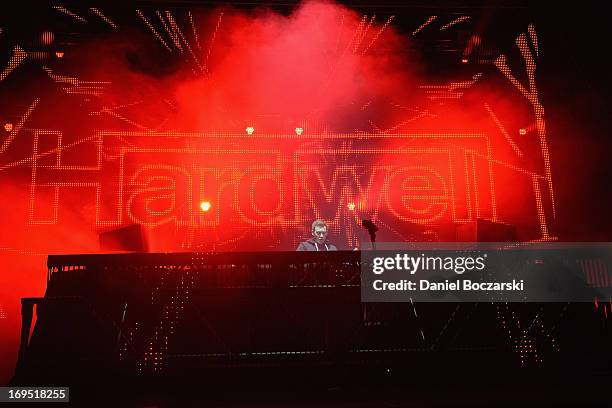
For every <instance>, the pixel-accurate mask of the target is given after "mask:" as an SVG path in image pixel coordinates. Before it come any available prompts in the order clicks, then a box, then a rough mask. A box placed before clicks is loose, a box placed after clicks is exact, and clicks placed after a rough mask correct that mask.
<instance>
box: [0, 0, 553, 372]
mask: <svg viewBox="0 0 612 408" xmlns="http://www.w3.org/2000/svg"><path fill="white" fill-rule="evenodd" d="M220 16H222V17H220ZM220 18H221V23H220V24H219V30H218V31H215V28H216V27H217V25H218V23H219V21H220ZM387 18H388V17H384V18H380V17H377V19H376V20H373V19H372V18H371V17H370V16H368V17H367V18H364V17H363V16H362V15H360V14H359V13H357V12H356V11H354V10H350V9H348V8H347V7H344V6H341V5H337V4H334V3H331V2H316V1H311V2H305V3H303V4H301V5H300V6H298V7H297V8H296V9H295V10H294V11H293V12H292V13H291V14H289V15H281V14H279V13H276V12H273V11H271V10H268V9H256V10H255V11H252V12H245V11H239V10H235V9H228V8H224V9H218V10H213V11H211V12H209V13H206V14H202V15H198V14H196V15H195V16H194V19H195V21H196V24H197V29H198V31H199V32H200V43H201V47H200V48H199V49H198V48H197V47H196V46H195V42H193V41H190V44H191V47H192V51H193V52H194V55H195V57H196V58H197V60H198V62H197V63H196V62H195V61H194V58H193V57H192V56H191V54H190V52H189V51H188V50H186V49H184V50H183V53H182V54H181V53H180V52H179V51H178V50H177V49H176V48H174V47H173V50H172V52H171V53H167V52H166V51H165V49H163V48H162V47H161V46H160V45H159V43H157V42H156V41H157V40H156V39H155V38H154V37H153V36H152V35H147V36H145V35H143V34H142V33H140V34H138V33H136V34H134V33H133V32H132V31H129V30H130V29H129V28H127V29H126V31H125V32H124V33H123V34H125V35H124V37H123V38H121V35H122V34H121V33H119V34H118V36H117V38H115V37H111V38H108V39H101V40H96V41H94V42H93V43H91V42H90V43H88V44H86V45H82V46H80V47H75V48H73V49H70V50H68V51H67V52H66V55H65V57H64V58H63V59H62V64H66V66H68V67H71V69H70V70H69V69H67V67H63V66H58V67H57V70H56V71H57V72H58V73H60V72H62V73H64V72H65V73H67V72H66V71H72V72H74V73H75V75H77V74H78V76H80V77H81V78H85V79H88V80H91V81H111V82H112V84H110V85H108V86H105V88H104V92H103V93H102V94H101V95H100V96H98V97H96V98H94V100H95V102H94V103H92V104H93V105H95V109H94V110H97V112H94V113H93V114H92V113H91V112H87V109H85V108H83V107H82V106H83V104H79V103H76V102H75V100H74V99H71V100H69V99H67V97H66V96H65V95H64V94H63V91H62V90H61V87H60V86H59V85H56V84H52V85H53V86H49V89H47V90H46V91H45V90H37V92H38V93H39V94H40V93H43V92H46V93H43V94H42V95H39V96H40V97H41V104H40V106H39V107H38V108H37V109H36V111H35V112H34V114H33V115H32V118H31V119H30V121H31V122H33V123H35V125H32V127H38V128H48V129H59V130H61V131H62V132H63V136H62V137H63V139H62V143H63V144H64V145H69V144H70V143H75V142H77V141H78V140H80V139H83V138H86V137H88V136H90V135H91V134H93V133H94V131H95V130H126V131H147V130H151V131H160V132H169V131H203V132H234V133H236V132H237V133H243V132H244V130H245V128H246V127H247V126H253V127H254V128H255V133H254V136H257V134H258V133H259V134H263V133H292V132H293V129H294V128H296V127H303V128H304V134H303V136H304V137H309V135H313V134H315V133H318V134H320V133H321V132H325V131H329V132H348V133H350V132H353V131H354V130H359V131H364V132H373V133H377V132H378V133H382V132H384V131H387V130H392V131H393V132H397V133H429V132H432V133H457V132H468V133H470V132H471V133H479V132H481V133H487V134H490V135H491V138H490V139H491V141H492V142H491V143H492V145H491V148H492V149H493V151H494V152H495V153H496V158H498V159H508V161H512V162H513V163H516V164H517V165H521V166H531V165H532V163H531V162H532V161H533V162H535V161H538V160H537V159H540V157H535V159H534V158H533V157H530V156H529V155H528V154H525V155H524V156H523V157H521V158H518V156H515V154H516V153H515V152H513V151H512V150H511V149H509V148H508V146H507V142H506V141H505V138H504V136H502V135H501V134H500V131H499V129H497V127H496V126H495V124H494V123H493V122H492V120H491V118H490V117H489V116H488V113H487V111H486V110H485V108H484V107H483V101H488V103H489V106H490V108H491V109H492V110H493V111H495V112H496V113H497V115H498V119H499V120H500V122H503V123H504V125H505V126H506V127H507V130H508V133H510V134H512V136H516V135H518V129H519V128H521V127H526V126H529V124H530V122H529V120H528V119H526V117H528V116H529V115H528V114H526V113H525V112H524V108H521V109H518V108H516V106H517V104H518V103H521V102H522V103H524V101H520V98H516V95H515V96H514V98H515V99H516V101H517V104H514V103H512V101H513V100H512V99H508V98H506V97H505V96H506V94H513V93H514V94H516V92H515V90H513V89H512V87H511V86H510V87H508V86H507V87H506V88H505V89H504V92H503V95H504V97H501V96H500V95H502V92H500V91H499V88H498V87H491V88H485V86H484V85H480V84H479V83H477V84H476V85H475V86H474V87H473V88H471V89H470V91H469V92H467V93H466V97H465V99H463V100H462V101H461V103H459V102H457V101H450V102H449V101H444V103H442V101H440V100H435V99H433V100H432V99H428V98H427V95H426V94H425V92H424V91H423V89H422V88H420V87H419V85H423V84H425V83H426V78H425V75H424V72H425V67H424V62H423V61H421V60H420V59H419V55H418V54H417V53H416V52H415V51H413V50H412V47H411V41H410V38H408V37H406V36H403V35H401V34H400V33H399V32H398V31H397V30H396V29H394V27H393V24H386V23H387V21H388V20H387ZM143 30H144V28H143ZM134 31H135V30H134ZM141 31H142V30H141ZM213 33H214V34H215V35H214V36H213ZM132 34H134V35H132ZM213 38H214V42H213V41H212V39H213ZM166 41H168V40H166ZM169 44H170V46H172V43H169ZM152 49H155V50H157V49H159V50H160V51H159V53H157V51H151V50H152ZM150 54H152V55H150ZM166 60H168V61H169V63H168V66H169V68H167V69H165V67H159V64H160V61H166ZM70 64H72V65H70ZM52 68H54V69H55V67H52ZM194 72H195V75H194ZM9 79H10V78H9ZM47 79H48V78H47ZM465 80H471V77H470V76H467V77H461V78H457V81H465ZM62 86H68V85H66V84H63V85H62ZM53 92H60V93H62V95H63V97H62V98H55V99H54V97H53V95H52V93H53ZM67 101H70V102H67ZM134 101H139V102H138V103H136V104H133V105H130V103H131V102H134ZM509 101H511V102H509ZM123 104H127V105H126V106H125V107H120V108H117V109H115V110H113V109H112V108H113V107H116V106H119V105H123ZM105 108H106V109H107V110H106V111H105V110H104V109H105ZM108 109H111V111H112V113H113V115H111V114H109V113H108ZM122 118H123V119H122ZM124 119H128V120H129V121H126V120H124ZM314 138H316V136H315V137H314ZM31 140H32V139H31V138H29V136H28V137H25V136H24V137H20V138H17V139H16V140H15V142H14V143H13V145H12V146H11V147H10V148H9V149H8V150H7V151H6V152H5V153H4V155H3V156H0V157H1V159H2V163H1V164H2V165H5V164H7V163H10V162H12V161H17V160H20V159H23V157H27V155H28V154H27V153H28V151H31V149H32V143H31ZM527 140H530V141H531V142H527ZM533 140H535V139H534V138H533V137H532V138H530V139H527V138H524V140H518V141H517V144H519V147H520V148H522V149H523V150H522V151H523V152H525V153H527V152H529V151H532V150H534V149H537V144H536V145H534V146H530V145H528V144H527V143H533ZM131 142H132V143H137V142H138V141H131ZM240 142H241V141H240V140H238V141H237V142H236V143H240ZM41 143H42V142H41ZM148 143H151V142H150V141H149V142H148ZM157 143H159V142H157ZM249 143H252V144H258V143H260V142H259V141H258V140H257V139H256V138H253V139H252V140H250V141H249ZM377 143H378V142H377ZM403 143H407V142H405V141H395V140H388V141H381V142H380V145H377V146H376V147H384V148H386V149H393V148H400V147H412V146H413V145H409V146H404V145H403ZM410 143H414V142H410ZM152 146H155V145H154V144H153V145H152ZM83 147H84V148H85V147H86V146H83ZM181 147H185V146H181ZM187 147H189V146H187ZM52 148H54V147H53V146H48V147H46V149H49V150H50V149H52ZM43 151H44V150H43ZM92 152H93V150H91V151H87V152H86V153H82V151H80V150H79V151H77V153H76V154H75V155H74V156H75V157H73V158H72V162H71V164H74V165H91V161H92V160H91V157H92V155H91V153H92ZM66 154H68V153H66ZM148 158H149V159H150V161H151V162H155V160H157V157H156V156H155V155H154V154H150V156H149V157H148ZM45 160H49V164H52V163H53V160H54V156H53V155H50V156H48V157H46V158H45ZM180 160H181V157H180V156H179V155H177V157H176V158H175V161H176V162H180ZM198 160H200V161H201V163H191V162H190V163H189V165H190V166H195V165H196V164H202V163H206V164H207V165H208V166H210V167H214V166H216V165H219V166H221V165H223V164H227V163H222V162H221V159H213V158H210V157H201V158H198ZM215 160H216V161H215ZM258 160H259V158H255V159H253V162H255V163H258V162H259V161H258ZM538 163H539V161H538ZM372 164H375V163H372ZM28 166H29V165H28V164H27V163H26V164H25V165H23V166H16V167H12V168H11V169H9V170H6V169H5V170H2V172H0V179H1V180H2V183H3V184H2V194H3V196H4V197H5V199H3V200H2V204H1V206H0V207H1V210H2V213H3V214H5V215H9V216H8V217H5V219H8V221H5V223H4V224H3V228H1V229H0V247H2V249H0V251H2V252H1V253H2V264H3V265H10V267H8V266H7V269H5V272H4V273H3V274H1V275H0V276H1V277H0V305H2V306H3V307H4V309H5V311H6V312H7V315H8V319H7V322H2V321H0V324H1V325H5V326H6V330H4V328H3V330H2V334H1V335H0V339H1V340H2V341H3V343H6V344H8V346H7V347H5V348H4V351H3V353H4V355H2V356H1V357H2V360H3V361H5V362H6V365H5V366H4V367H3V371H0V382H1V380H2V379H3V378H6V377H7V376H8V374H9V373H10V371H11V369H12V366H13V363H14V358H16V353H17V349H16V345H17V336H18V331H19V322H20V316H19V298H21V297H24V296H38V295H42V294H43V289H44V286H45V276H46V270H45V265H44V255H45V254H48V253H81V252H85V253H89V252H94V251H96V250H97V233H98V228H97V227H96V225H95V216H96V214H95V208H94V207H93V205H92V202H94V200H95V194H96V192H95V190H94V189H93V188H91V189H90V190H87V191H85V189H83V188H81V187H79V188H77V189H75V190H74V191H72V190H71V189H70V188H63V190H62V196H61V200H62V206H61V208H60V214H59V221H58V223H57V224H53V225H28V214H29V211H30V209H29V207H28V205H29V201H28V198H29V187H30V185H29V183H30V181H31V175H30V173H31V172H30V168H29V167H28ZM533 166H534V170H537V171H540V170H541V169H539V168H537V166H536V165H535V164H534V165H533ZM508 174H509V173H508ZM508 174H506V173H498V177H500V178H499V179H498V180H497V183H498V185H503V184H508V185H509V184H510V182H511V180H512V177H514V174H510V175H508ZM113 177H114V176H113ZM80 181H81V180H80ZM107 181H108V183H109V184H112V183H116V179H112V177H109V180H107ZM528 181H529V182H530V180H528ZM517 186H518V184H515V185H513V186H512V188H506V189H505V191H502V193H500V194H501V195H500V197H502V198H501V199H503V200H506V199H507V200H510V199H513V198H516V197H519V196H524V194H523V192H522V191H519V189H518V187H517ZM530 186H531V184H528V185H527V188H530ZM260 187H261V186H260ZM521 188H522V187H521ZM277 193H278V192H275V194H277ZM485 193H486V192H482V191H481V195H484V194H485ZM9 196H10V197H12V198H11V200H10V201H9V200H7V199H6V197H9ZM258 197H259V196H258ZM506 197H507V198H506ZM356 198H357V199H358V198H359V197H356ZM230 199H231V197H230ZM501 199H500V200H501ZM53 200H54V197H53V194H50V193H49V194H48V195H47V198H45V199H43V200H41V199H39V200H38V201H37V206H38V207H37V209H36V210H37V211H39V210H40V211H44V210H45V208H51V207H52V205H53ZM356 201H357V200H356ZM107 204H109V203H103V205H107ZM110 204H113V203H110ZM154 204H155V203H154ZM268 204H269V203H268V202H266V201H265V197H264V200H263V201H262V202H261V203H259V205H260V207H262V208H265V207H266V205H268ZM146 205H148V203H147V204H146ZM530 205H531V203H530ZM109 206H111V205H109ZM111 207H112V206H111ZM531 207H533V205H531ZM151 208H153V209H155V210H156V211H161V210H159V209H158V208H154V205H153V206H152V207H151ZM272 208H273V206H272ZM512 208H514V210H513V211H517V210H516V208H520V207H516V206H515V207H512ZM457 211H458V212H460V211H461V208H459V209H458V210H457ZM502 215H503V214H502ZM501 218H502V219H503V216H502V217H501ZM163 228H164V229H163V230H159V231H157V233H156V237H157V238H156V239H155V241H154V242H153V245H152V249H153V250H158V251H162V250H173V249H176V237H175V236H173V235H172V229H173V226H170V227H169V226H168V224H167V225H165V226H163ZM168 230H170V231H169V232H168V234H167V235H164V234H163V233H161V232H167V231H168ZM219 234H225V235H227V236H226V237H224V238H227V239H231V238H234V237H235V235H237V233H236V232H235V231H234V230H231V229H226V230H223V231H221V232H219ZM29 252H33V253H35V254H34V255H32V254H29ZM2 327H4V326H2Z"/></svg>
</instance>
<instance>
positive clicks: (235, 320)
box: [13, 251, 612, 399]
mask: <svg viewBox="0 0 612 408" xmlns="http://www.w3.org/2000/svg"><path fill="white" fill-rule="evenodd" d="M48 268H49V281H48V288H47V291H46V294H45V297H44V298H35V299H33V298H29V299H23V301H22V305H23V328H22V329H23V330H22V342H21V349H20V352H19V361H18V366H17V370H16V375H15V377H14V379H13V384H14V385H26V384H27V385H53V384H57V385H70V386H72V387H73V388H72V389H73V391H74V392H72V391H71V396H72V395H75V398H77V399H78V398H79V392H80V393H81V398H83V399H86V398H89V397H90V395H91V394H89V393H94V394H96V393H100V392H101V393H102V394H103V395H104V396H105V397H107V398H114V397H117V394H121V393H123V394H122V395H123V397H124V398H125V395H131V394H132V393H138V392H142V393H145V394H147V393H151V392H154V391H155V390H157V391H159V390H160V389H164V390H175V391H176V390H180V389H184V388H185V387H186V386H187V384H189V385H190V386H192V385H194V384H197V385H198V386H200V387H201V386H202V384H206V389H207V390H208V391H207V392H208V393H213V392H215V390H216V391H218V390H222V389H227V387H230V388H231V387H234V388H235V387H246V388H245V389H256V390H262V389H268V390H270V389H272V390H273V392H283V390H288V389H293V388H292V387H295V386H305V385H306V384H308V387H312V389H313V390H314V389H316V390H328V389H329V388H330V387H332V388H333V387H341V388H342V387H349V389H351V390H354V389H355V388H360V387H366V388H367V389H371V387H383V388H384V387H392V386H395V387H396V388H395V389H406V387H408V388H410V387H415V386H416V385H417V384H425V385H423V386H424V387H432V386H433V385H434V384H435V385H436V386H441V385H443V384H448V383H454V384H455V385H456V384H457V383H463V382H469V383H470V384H472V385H471V386H472V387H473V385H474V384H475V383H477V382H478V381H491V380H492V379H493V378H495V381H497V382H500V383H502V382H504V381H506V382H505V383H507V382H508V381H509V380H510V379H514V380H516V379H517V378H519V379H520V380H521V381H523V380H525V381H532V380H533V378H539V379H541V378H548V379H549V380H551V381H556V380H554V379H555V378H562V380H563V381H569V379H571V381H574V379H575V378H576V377H577V376H580V377H582V378H583V379H587V378H589V373H591V372H594V371H598V372H599V373H600V374H605V375H604V376H603V377H598V378H600V379H601V378H610V377H609V370H610V362H611V361H612V358H611V353H610V348H609V340H610V334H611V333H610V328H609V327H607V326H605V325H602V320H601V319H600V317H599V316H598V315H597V314H596V313H595V314H594V313H593V310H592V309H593V305H592V304H587V303H585V304H572V305H568V304H546V305H542V304H491V303H486V304H485V303H462V304H455V303H453V304H441V303H436V304H433V303H417V304H412V303H379V304H376V303H370V304H364V303H361V300H360V254H359V253H358V252H353V251H338V252H326V253H324V254H321V253H315V252H298V253H294V252H285V253H283V252H262V253H175V254H161V253H150V254H106V255H66V256H49V259H48ZM34 305H36V316H37V320H36V324H35V327H34V330H33V332H32V334H31V338H28V337H29V336H28V335H29V333H30V330H31V322H32V319H33V306H34ZM517 322H519V323H517ZM525 322H526V323H525ZM525 324H526V325H525ZM576 333H580V336H576ZM532 374H533V376H532ZM528 379H529V380H528ZM538 381H539V380H538ZM585 381H586V380H585ZM589 381H590V380H589ZM536 382H537V381H536ZM505 383H504V384H505ZM589 384H591V385H592V383H589ZM530 386H533V384H531V385H530ZM100 387H102V388H104V390H106V391H100V390H101V388H100ZM160 387H161V388H160ZM224 387H225V388H224ZM397 387H399V388H397ZM383 388H380V389H379V391H380V390H382V389H383ZM364 389H365V388H364ZM84 390H87V391H84ZM377 392H378V391H377ZM96 395H97V394H96ZM147 395H149V394H147Z"/></svg>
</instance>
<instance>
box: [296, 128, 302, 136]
mask: <svg viewBox="0 0 612 408" xmlns="http://www.w3.org/2000/svg"><path fill="white" fill-rule="evenodd" d="M302 132H304V129H302V128H301V127H298V128H295V134H296V135H298V136H299V135H301V134H302Z"/></svg>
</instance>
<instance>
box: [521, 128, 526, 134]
mask: <svg viewBox="0 0 612 408" xmlns="http://www.w3.org/2000/svg"><path fill="white" fill-rule="evenodd" d="M519 134H520V135H526V134H527V129H525V128H522V129H519Z"/></svg>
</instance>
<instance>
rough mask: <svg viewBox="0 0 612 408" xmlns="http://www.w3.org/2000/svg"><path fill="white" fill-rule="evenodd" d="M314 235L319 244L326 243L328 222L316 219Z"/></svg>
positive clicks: (313, 228) (313, 226) (313, 224)
mask: <svg viewBox="0 0 612 408" xmlns="http://www.w3.org/2000/svg"><path fill="white" fill-rule="evenodd" d="M312 237H313V238H314V240H315V242H316V243H317V244H323V243H325V240H326V239H327V223H326V222H325V221H323V220H315V221H314V222H313V223H312Z"/></svg>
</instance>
